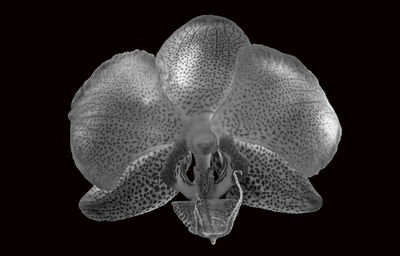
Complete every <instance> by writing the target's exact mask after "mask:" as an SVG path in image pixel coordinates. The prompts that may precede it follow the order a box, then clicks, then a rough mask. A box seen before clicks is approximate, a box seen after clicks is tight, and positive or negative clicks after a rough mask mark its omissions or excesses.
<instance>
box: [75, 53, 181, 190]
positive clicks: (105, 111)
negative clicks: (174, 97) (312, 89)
mask: <svg viewBox="0 0 400 256" xmlns="http://www.w3.org/2000/svg"><path fill="white" fill-rule="evenodd" d="M71 108H72V109H71V112H70V113H69V118H70V120H71V150H72V155H73V157H74V160H75V163H76V165H77V167H78V169H79V170H80V171H81V172H82V174H83V175H84V176H85V177H86V178H87V179H88V180H89V181H90V182H91V183H92V184H94V185H95V186H97V187H99V188H101V189H106V190H111V189H113V188H115V186H116V184H117V181H118V179H119V177H120V176H121V174H122V172H123V171H124V170H125V169H126V167H127V166H128V165H129V164H130V163H131V162H132V160H133V159H135V158H137V157H139V156H141V155H143V154H144V153H146V152H148V151H150V150H152V149H154V147H157V146H159V145H163V144H166V143H169V142H171V141H172V140H173V139H174V138H175V137H176V136H178V135H179V134H180V133H181V131H182V127H183V125H182V122H181V118H180V116H179V112H178V111H177V110H176V109H175V108H174V106H173V105H172V103H171V102H170V101H169V100H168V98H167V96H166V95H165V93H164V92H163V89H162V88H161V86H160V85H159V70H158V69H157V68H156V65H155V58H154V56H153V55H150V54H148V53H146V52H143V51H134V52H129V53H123V54H118V55H115V56H114V57H113V58H112V59H110V60H108V61H106V62H104V63H103V64H102V65H101V66H100V67H99V68H97V69H96V70H95V71H94V73H93V74H92V76H91V77H90V78H89V79H88V80H87V81H86V82H85V83H84V85H83V86H82V87H81V88H80V89H79V90H78V92H77V93H76V95H75V97H74V99H73V101H72V104H71Z"/></svg>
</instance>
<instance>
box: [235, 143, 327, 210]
mask: <svg viewBox="0 0 400 256" xmlns="http://www.w3.org/2000/svg"><path fill="white" fill-rule="evenodd" d="M235 144H236V147H237V148H238V150H239V151H240V152H241V153H242V154H243V155H245V156H246V157H247V158H248V160H249V164H250V165H249V168H248V171H247V173H246V175H245V176H244V178H243V180H242V181H240V183H241V185H242V189H243V205H247V206H251V207H257V208H261V209H265V210H271V211H276V212H284V213H306V212H313V211H317V210H318V209H320V208H321V206H322V198H321V196H320V195H319V194H318V193H317V191H315V189H314V188H313V186H312V185H311V183H310V182H309V180H308V179H307V178H306V177H304V175H303V174H302V173H300V172H299V171H297V170H296V169H294V168H293V167H292V166H291V165H290V164H289V163H288V162H287V161H286V160H285V159H283V158H282V157H280V156H279V155H278V154H276V153H274V152H272V151H270V150H268V149H267V148H265V147H262V146H259V145H255V144H251V143H247V142H241V141H236V142H235ZM238 194H239V192H238V191H237V188H235V187H232V188H231V189H230V190H229V191H228V193H227V198H237V197H238Z"/></svg>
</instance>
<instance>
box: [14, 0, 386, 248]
mask: <svg viewBox="0 0 400 256" xmlns="http://www.w3.org/2000/svg"><path fill="white" fill-rule="evenodd" d="M203 14H215V15H220V16H224V17H227V18H229V19H231V20H233V21H234V22H235V23H236V24H238V25H239V26H240V27H241V28H242V30H243V31H244V32H245V33H246V34H247V36H248V38H249V39H250V41H251V42H252V43H258V44H264V45H267V46H270V47H272V48H275V49H278V50H280V51H282V52H285V53H289V54H292V55H295V56H296V57H297V58H299V59H300V60H301V61H302V62H303V63H304V64H305V65H306V66H307V68H308V69H310V70H311V71H312V72H313V73H314V74H315V75H316V76H317V78H318V79H319V82H320V84H321V87H322V88H323V90H324V91H325V93H326V95H327V97H328V99H329V101H330V103H331V105H332V106H333V107H334V109H335V111H336V113H337V115H338V117H339V119H340V122H341V125H342V128H343V136H342V140H341V142H340V144H339V149H338V152H337V154H336V156H335V157H334V159H333V160H332V162H331V163H330V164H329V165H328V166H327V167H326V168H325V169H324V170H322V171H321V172H320V174H319V175H318V176H315V177H312V178H311V182H312V184H313V185H314V187H315V188H316V190H317V191H318V192H319V193H320V195H321V196H322V197H323V199H324V205H323V207H322V209H321V210H319V211H318V212H315V213H310V214H302V215H287V214H278V213H274V212H269V211H264V210H260V209H255V208H248V207H242V208H241V210H240V212H239V216H238V218H237V219H236V222H235V225H234V228H233V230H232V232H231V233H230V234H229V235H228V236H226V237H224V238H221V239H219V240H218V241H217V244H216V245H215V246H212V245H211V244H210V243H209V241H208V240H206V239H203V238H200V237H197V236H194V235H192V234H190V233H189V232H188V231H187V230H186V228H185V227H184V225H183V224H182V223H181V222H180V221H179V219H178V218H177V217H176V216H175V214H174V213H173V211H172V206H171V205H170V204H167V205H165V206H164V207H162V208H159V209H158V210H155V211H153V212H150V213H148V214H144V215H141V216H138V217H135V218H131V219H127V220H123V221H119V222H111V223H107V222H104V223H100V222H94V221H92V220H89V219H87V218H86V217H84V216H83V215H82V214H81V213H80V211H79V208H78V202H79V199H80V198H81V197H82V196H83V195H84V194H85V193H86V192H87V190H89V189H90V187H91V185H90V183H89V182H87V181H86V180H85V179H84V178H83V176H82V175H81V174H80V173H79V171H78V170H77V168H76V167H75V165H74V162H73V160H72V157H71V153H70V146H69V121H68V119H67V114H68V112H69V109H70V102H71V100H72V98H73V96H74V94H75V92H76V91H77V90H78V88H79V87H80V86H81V85H82V84H83V82H84V81H85V80H86V79H87V78H89V77H90V75H91V73H92V72H93V71H94V69H95V68H96V67H98V66H99V65H100V64H101V63H102V62H104V61H106V60H108V59H109V58H111V57H112V56H113V55H115V54H117V53H121V52H125V51H133V50H135V49H142V50H146V51H147V52H149V53H153V54H156V53H157V51H158V49H159V48H160V46H161V45H162V43H163V42H164V41H165V40H166V39H167V38H168V37H169V35H171V34H172V33H173V32H174V31H175V30H176V29H178V28H179V27H180V26H181V25H183V24H185V23H186V22H187V21H189V20H190V19H192V18H194V17H196V16H198V15H203ZM381 16H385V13H382V11H381V10H380V9H379V8H375V7H374V6H365V5H363V6H349V5H340V6H339V5H327V4H326V5H320V6H318V5H309V6H305V5H301V6H294V5H291V4H283V5H282V6H275V5H272V4H271V3H264V5H261V4H260V3H250V2H247V1H241V2H237V3H234V2H231V3H229V4H228V3H226V4H225V3H224V4H222V3H221V4H218V3H217V2H214V3H210V4H208V3H206V2H186V3H185V4H181V5H179V4H176V5H175V4H172V3H170V2H168V4H159V3H157V2H154V1H152V2H150V1H149V2H148V3H145V2H140V3H139V2H131V3H130V4H129V5H124V4H117V3H113V2H110V3H107V4H104V5H103V4H99V3H98V4H96V5H93V6H89V7H88V6H82V5H74V6H70V5H61V4H60V5H54V4H53V5H42V6H41V5H39V6H37V5H35V6H32V7H30V6H25V7H24V13H23V14H21V15H20V16H18V15H16V16H14V18H13V19H14V20H13V21H12V22H15V24H16V25H15V26H16V28H12V29H10V32H11V34H12V36H13V37H15V38H18V40H16V45H17V46H18V47H19V50H18V52H19V53H22V55H25V54H26V57H25V58H24V60H23V61H22V63H24V65H25V66H26V65H28V66H29V69H28V71H26V73H22V74H20V75H19V76H17V77H16V79H17V81H18V80H19V79H23V78H26V76H29V77H28V78H29V83H24V95H25V96H26V97H27V100H26V101H24V102H27V104H29V106H31V108H32V110H33V113H32V114H28V115H25V117H24V119H25V120H27V121H26V122H25V123H26V124H29V129H28V131H29V132H28V136H29V137H31V138H33V140H32V141H30V142H29V143H26V144H27V145H26V148H24V150H23V152H27V151H29V153H28V154H26V155H28V156H27V157H26V158H24V159H25V160H23V161H22V160H17V161H19V162H17V164H22V165H23V164H26V163H28V167H26V168H24V173H27V174H26V175H25V174H23V176H24V177H26V178H24V179H21V182H19V183H18V184H19V187H18V188H16V187H15V185H14V189H13V190H11V192H12V193H13V191H18V192H22V193H21V194H18V197H17V199H16V200H13V203H14V204H13V207H16V208H17V207H18V209H20V208H22V210H14V211H13V212H12V215H14V216H17V217H18V218H17V219H18V220H16V221H10V223H6V224H10V226H11V227H12V228H11V229H10V230H9V231H8V233H9V236H8V238H11V239H10V241H12V244H13V245H14V244H15V245H14V249H21V250H31V251H32V250H34V249H35V250H36V249H38V250H40V251H42V252H50V253H53V254H58V253H60V252H61V253H82V252H85V253H86V252H87V253H93V254H115V255H117V254H122V253H124V254H125V255H126V254H130V255H135V254H139V253H140V254H142V253H145V254H152V253H156V252H158V253H160V252H161V253H166V254H170V253H174V254H175V253H177V254H183V253H185V254H192V253H194V254H198V253H207V254H218V253H219V254H226V253H228V252H229V253H231V252H234V253H238V254H239V253H241V254H246V255H247V254H252V253H261V254H270V255H272V254H277V253H279V254H283V255H285V254H288V253H300V254H309V253H311V254H314V253H315V254H323V255H325V254H327V253H340V254H343V253H348V252H358V251H365V250H368V251H371V252H372V250H374V251H375V250H376V251H377V252H382V251H385V250H386V249H387V247H386V245H390V244H391V240H390V236H387V233H388V232H386V231H383V230H384V229H386V228H389V229H390V228H391V227H388V226H387V225H386V224H383V223H382V221H383V219H384V218H385V217H381V216H380V215H379V217H378V213H377V211H376V210H377V209H378V210H379V209H381V208H384V207H383V205H384V202H383V199H382V197H381V196H379V195H378V193H376V190H377V188H376V187H375V183H373V182H372V183H371V182H370V181H371V180H373V179H375V175H374V169H375V168H382V164H381V163H380V162H375V161H373V159H374V155H373V153H372V152H369V151H368V150H366V148H367V147H368V146H370V145H369V144H370V142H365V138H366V137H367V136H369V137H371V136H373V135H371V133H369V132H367V130H368V129H369V128H371V126H372V124H370V122H369V121H368V119H367V115H365V114H364V112H365V111H364V107H363V104H364V103H362V101H363V98H364V97H365V96H364V95H363V93H364V92H368V83H361V82H360V77H364V78H365V76H368V74H369V73H370V72H372V71H373V70H374V69H375V67H374V65H373V64H371V65H367V66H368V67H367V68H365V67H364V68H358V67H359V66H360V65H361V64H365V63H368V61H369V57H367V56H370V54H369V52H370V51H371V48H370V47H371V46H370V44H371V42H372V40H373V39H374V38H376V37H380V38H382V37H381V36H380V34H382V33H384V31H383V29H382V27H381V26H380V25H379V23H378V22H377V20H378V19H379V18H380V17H381ZM19 17H22V18H23V22H21V23H19V22H17V21H19ZM367 45H369V46H367ZM366 53H367V54H366ZM28 74H29V75H28ZM372 79H373V78H372V76H371V80H370V81H369V82H370V83H373V81H372ZM367 80H368V79H367ZM376 93H377V95H376V97H379V92H376ZM376 118H378V119H379V118H383V117H381V116H379V115H376ZM367 127H368V128H367ZM25 133H26V130H25ZM369 137H368V138H369ZM369 141H370V140H369ZM24 145H25V144H24ZM28 149H29V150H28ZM20 150H21V148H18V152H19V153H21V152H20ZM361 151H362V152H363V153H360V152H361ZM30 174H32V175H30ZM31 176H32V177H31ZM25 182H27V183H28V184H29V187H25ZM32 184H33V186H32ZM16 208H15V209H16ZM14 212H15V213H14ZM382 226H384V227H382ZM383 241H384V242H386V243H385V244H383V243H381V242H383Z"/></svg>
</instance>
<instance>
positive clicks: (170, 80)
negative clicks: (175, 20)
mask: <svg viewBox="0 0 400 256" xmlns="http://www.w3.org/2000/svg"><path fill="white" fill-rule="evenodd" d="M249 44H250V42H249V40H248V38H247V36H246V35H245V34H244V33H243V31H242V30H241V29H240V28H239V27H238V26H237V25H236V24H235V23H233V22H232V21H230V20H228V19H226V18H223V17H218V16H212V15H206V16H199V17H197V18H194V19H192V20H191V21H189V22H188V23H187V24H185V25H183V26H182V27H181V28H179V29H178V30H177V31H175V32H174V33H173V34H172V35H171V36H170V37H169V39H168V40H167V41H166V42H165V43H164V44H163V46H162V47H161V49H160V51H159V52H158V53H157V64H158V65H159V66H160V67H161V69H162V70H163V76H162V77H163V87H164V88H165V91H166V93H167V95H168V96H169V98H170V99H171V101H172V102H173V103H174V104H176V105H178V106H180V107H181V108H182V109H183V111H184V112H185V113H186V114H187V115H194V114H199V113H210V112H214V111H215V110H216V109H217V107H218V106H219V104H220V103H221V102H222V100H223V99H224V98H225V97H226V95H227V94H228V93H229V90H230V86H231V83H232V78H233V74H234V69H235V67H236V59H237V54H238V51H239V48H240V47H242V46H244V45H249Z"/></svg>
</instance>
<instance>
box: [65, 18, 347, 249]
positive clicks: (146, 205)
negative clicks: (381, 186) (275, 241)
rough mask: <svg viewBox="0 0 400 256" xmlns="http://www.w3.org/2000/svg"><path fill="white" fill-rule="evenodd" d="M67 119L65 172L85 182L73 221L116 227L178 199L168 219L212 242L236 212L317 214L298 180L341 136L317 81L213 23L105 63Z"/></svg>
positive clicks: (292, 61) (199, 23) (319, 164)
mask: <svg viewBox="0 0 400 256" xmlns="http://www.w3.org/2000/svg"><path fill="white" fill-rule="evenodd" d="M69 119H70V120H71V150H72V155H73V158H74V161H75V164H76V166H77V168H78V169H79V170H80V172H81V173H82V174H83V176H84V177H85V178H86V179H87V180H88V181H89V182H91V183H92V184H93V185H94V186H93V188H92V189H90V190H89V191H88V192H87V194H86V195H85V196H84V197H83V198H82V199H81V201H80V203H79V207H80V209H81V210H82V212H83V214H85V215H86V216H87V217H89V218H91V219H94V220H98V221H104V220H105V221H116V220H121V219H124V218H129V217H133V216H137V215H140V214H143V213H146V212H149V211H152V210H154V209H157V208H158V207H161V206H162V205H164V204H166V203H168V202H169V201H170V200H171V199H173V198H174V196H175V195H176V194H177V193H178V192H180V193H182V194H183V195H185V196H186V197H187V198H188V199H189V200H188V201H179V202H172V205H173V209H174V211H175V213H176V214H177V216H178V217H179V218H180V219H181V221H182V222H183V223H184V224H185V225H186V226H187V227H188V229H189V231H190V232H192V233H194V234H196V235H199V236H202V237H206V238H209V239H210V241H211V242H212V243H213V244H214V243H215V241H216V239H218V238H219V237H222V236H225V235H227V234H228V233H229V232H230V230H231V229H232V227H233V223H234V221H235V218H236V216H237V214H238V212H239V209H240V206H241V205H242V204H243V205H247V206H251V207H258V208H262V209H266V210H272V211H277V212H285V213H304V212H312V211H316V210H318V209H319V208H320V207H321V205H322V199H321V197H320V195H319V194H318V193H317V192H316V191H315V189H314V188H313V187H312V185H311V183H310V182H309V180H308V177H310V176H313V175H315V174H317V173H318V172H319V170H321V169H323V168H324V167H325V166H326V165H327V164H328V163H329V162H330V160H331V159H332V158H333V156H334V154H335V152H336V150H337V146H338V143H339V140H340V137H341V126H340V124H339V120H338V118H337V116H336V114H335V112H334V110H333V108H332V107H331V105H330V104H329V102H328V100H327V98H326V96H325V93H324V92H323V90H322V89H321V87H320V86H319V83H318V80H317V79H316V77H315V76H314V75H313V74H312V73H311V72H310V71H309V70H307V69H306V68H305V67H304V65H303V64H302V63H301V62H300V61H299V60H298V59H297V58H295V57H293V56H291V55H287V54H284V53H281V52H279V51H277V50H274V49H272V48H269V47H266V46H263V45H256V44H251V43H250V41H249V39H248V38H247V36H246V35H245V34H244V32H243V31H242V30H241V29H240V28H239V27H238V26H237V25H236V24H235V23H233V22H232V21H230V20H228V19H226V18H223V17H218V16H200V17H197V18H195V19H193V20H191V21H189V22H188V23H187V24H185V25H184V26H182V27H181V28H179V29H178V30H177V31H175V32H174V33H173V34H172V35H171V36H170V38H168V40H167V41H166V42H165V43H164V44H163V46H162V47H161V49H160V51H159V52H158V53H157V55H156V57H154V56H153V55H151V54H149V53H147V52H145V51H138V50H136V51H133V52H127V53H123V54H118V55H115V56H114V57H113V58H112V59H110V60H108V61H106V62H104V63H103V64H102V65H100V67H99V68H97V69H96V70H95V71H94V73H93V74H92V76H91V77H90V78H89V79H88V80H87V81H86V82H85V83H84V85H83V86H82V87H81V88H80V89H79V90H78V92H77V93H76V95H75V97H74V99H73V101H72V104H71V112H70V113H69ZM192 157H194V161H195V165H194V167H193V170H190V166H191V164H192ZM190 171H193V175H194V179H193V180H190V179H189V178H188V172H190Z"/></svg>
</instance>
